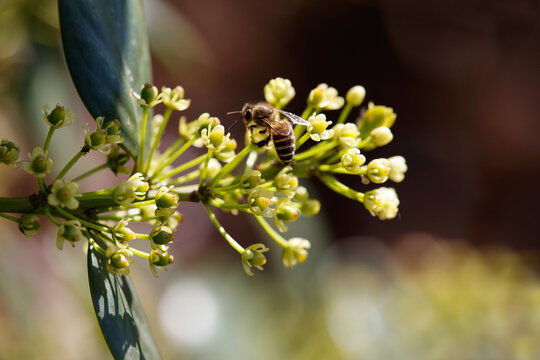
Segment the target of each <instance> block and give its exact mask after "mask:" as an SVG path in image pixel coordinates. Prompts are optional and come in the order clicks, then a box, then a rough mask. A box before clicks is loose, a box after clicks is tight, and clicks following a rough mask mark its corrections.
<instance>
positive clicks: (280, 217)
mask: <svg viewBox="0 0 540 360" xmlns="http://www.w3.org/2000/svg"><path fill="white" fill-rule="evenodd" d="M299 217H300V210H298V208H296V207H295V206H293V204H292V202H291V201H290V200H289V198H287V197H283V198H281V199H279V201H278V203H277V205H276V215H275V216H274V225H275V226H276V227H277V228H278V230H279V231H281V232H285V231H287V225H286V224H285V222H289V221H294V220H297V219H298V218H299Z"/></svg>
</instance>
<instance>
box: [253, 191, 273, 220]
mask: <svg viewBox="0 0 540 360" xmlns="http://www.w3.org/2000/svg"><path fill="white" fill-rule="evenodd" d="M247 203H248V204H249V207H250V210H251V212H252V213H253V214H254V215H258V216H264V217H273V216H274V214H275V211H274V209H272V208H270V206H271V205H272V204H273V203H274V193H273V192H272V191H271V190H268V189H264V188H262V187H256V188H254V189H252V190H251V191H250V193H249V196H248V199H247Z"/></svg>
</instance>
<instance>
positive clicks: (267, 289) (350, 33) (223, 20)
mask: <svg viewBox="0 0 540 360" xmlns="http://www.w3.org/2000/svg"><path fill="white" fill-rule="evenodd" d="M145 5H146V10H147V25H148V32H149V37H150V42H151V50H152V55H153V67H154V69H153V72H154V83H155V84H156V85H157V86H158V87H160V86H163V85H166V86H170V87H173V86H175V85H178V84H180V85H182V86H183V87H184V88H185V89H186V97H188V98H191V99H192V106H191V107H190V108H189V109H188V110H187V111H186V112H185V114H186V116H187V117H188V118H189V119H193V118H196V117H197V116H198V115H199V114H200V113H202V112H210V113H211V114H212V115H214V116H218V117H220V118H221V120H222V122H223V123H224V124H226V125H227V124H231V123H232V121H233V120H234V119H231V118H230V117H227V116H226V115H225V114H226V113H227V112H228V111H233V110H239V109H240V108H241V106H242V105H243V103H245V102H246V101H257V100H260V99H262V98H263V93H262V89H263V86H264V85H265V84H266V83H267V82H268V81H269V80H270V79H272V78H274V77H277V76H281V77H285V78H289V79H290V80H291V81H292V83H293V85H294V87H295V89H296V93H297V96H296V98H295V99H294V100H293V101H292V102H291V104H290V105H289V106H288V108H287V110H289V111H291V112H295V113H300V112H301V111H302V110H303V108H304V107H305V99H306V97H307V94H308V93H309V91H310V89H312V88H313V87H315V86H316V85H317V84H319V83H321V82H326V83H328V84H329V85H330V86H333V87H335V88H337V89H338V90H339V91H340V94H342V95H344V94H345V93H346V91H347V90H348V89H349V88H350V87H351V86H353V85H358V84H359V85H363V86H364V87H365V88H366V90H367V96H366V104H367V101H373V102H374V103H376V104H380V105H387V106H390V107H392V108H393V109H394V111H395V112H396V113H397V114H398V118H397V122H396V125H395V126H394V127H393V132H394V136H395V138H394V141H393V142H392V143H391V144H390V145H388V146H386V147H384V148H383V149H380V150H377V151H375V152H371V153H367V154H366V157H367V158H368V160H369V159H370V158H374V157H385V156H391V155H403V156H404V157H405V158H406V159H407V164H408V166H409V171H408V172H407V175H406V178H405V181H404V182H403V183H401V184H397V186H395V187H396V190H397V192H398V195H399V197H400V201H401V204H400V214H399V216H398V218H397V219H395V220H392V221H380V220H378V219H376V218H372V217H371V216H370V215H369V213H368V212H367V211H365V209H364V208H363V206H362V205H361V204H359V203H355V202H353V201H351V200H348V199H345V198H342V197H338V196H336V195H335V194H334V193H332V192H331V191H329V190H327V189H326V188H325V187H324V186H322V185H321V184H320V183H317V182H316V181H314V182H312V183H309V184H308V187H310V189H312V191H313V193H314V197H316V198H319V199H320V200H321V202H322V205H323V208H322V211H321V214H320V215H319V216H317V217H316V218H314V219H301V220H300V221H298V222H297V223H294V224H292V226H291V227H290V230H289V233H288V237H289V236H290V237H292V236H303V237H306V238H308V239H309V240H310V241H311V242H312V250H311V252H310V257H309V259H308V260H307V261H306V263H304V264H301V265H299V266H297V267H296V268H295V269H293V270H287V269H284V268H282V267H281V264H280V259H279V257H280V254H279V251H278V249H276V248H275V247H273V248H272V249H273V250H275V251H272V252H271V255H269V264H268V265H267V266H266V267H265V271H264V272H262V273H260V272H257V273H256V275H255V276H254V277H247V276H245V274H244V272H243V270H242V267H241V264H240V260H239V258H238V256H237V255H236V254H235V253H234V251H232V250H231V249H230V248H229V246H228V245H227V244H226V243H225V242H224V241H223V239H222V238H221V237H220V236H219V235H218V234H217V232H216V231H215V229H214V228H213V227H212V225H211V224H210V222H209V221H208V219H207V217H206V214H205V212H204V210H203V209H202V207H200V206H199V205H198V204H181V205H180V207H179V208H178V210H179V211H180V212H182V213H183V215H184V222H183V223H182V224H181V225H180V227H179V229H178V231H177V233H176V241H175V244H174V249H173V253H174V255H175V263H174V264H173V265H172V266H170V268H169V271H168V272H166V273H163V272H162V273H160V278H159V279H158V280H155V279H154V278H153V277H152V276H151V274H150V271H148V268H147V264H145V262H144V261H138V262H136V263H135V264H134V269H133V271H132V274H133V275H132V279H133V280H134V282H135V284H136V286H137V288H138V292H139V296H140V297H141V300H142V302H143V305H144V307H145V310H146V312H147V315H148V317H149V320H150V323H151V325H152V328H153V330H154V333H155V337H156V340H157V343H158V346H159V348H160V350H161V351H162V354H163V357H164V358H165V359H247V358H259V359H278V358H282V359H538V358H540V342H539V341H538V339H539V338H540V282H539V277H538V275H539V272H538V271H539V270H540V258H539V256H538V255H539V250H540V246H539V244H538V240H540V239H539V235H540V226H539V225H538V215H539V212H538V210H537V206H538V202H539V201H540V190H539V187H538V185H537V184H538V176H539V175H540V142H539V141H538V140H537V139H536V138H537V136H538V134H540V121H539V119H540V66H539V64H540V20H539V19H540V4H539V3H538V2H537V1H532V0H531V1H527V0H441V1H429V0H380V1H376V0H336V1H332V2H331V3H329V2H327V1H322V0H310V1H307V0H294V1H285V0H275V1H272V2H265V1H258V2H253V1H248V0H231V1H227V2H223V1H218V0H204V1H201V0H184V1H179V0H178V1H174V0H169V1H165V0H160V1H157V0H152V1H150V0H149V1H147V2H146V4H145ZM0 43H1V44H2V47H1V49H0V137H1V138H8V139H10V140H12V141H15V142H16V143H17V144H19V145H20V148H21V158H23V157H24V156H25V154H26V153H27V152H29V151H31V149H32V147H33V146H34V144H36V143H42V142H43V139H44V138H45V135H46V131H47V129H46V127H45V125H44V123H43V122H42V119H41V107H42V105H43V104H45V103H47V104H50V105H52V106H54V105H55V104H56V103H57V102H60V103H62V104H64V105H66V106H68V107H70V108H71V109H73V110H74V112H75V115H76V118H75V121H74V125H73V126H71V127H68V128H65V129H62V134H63V135H62V136H63V138H62V141H58V140H59V138H60V136H58V138H56V141H53V143H52V149H51V152H52V156H53V158H54V159H55V161H56V163H55V169H56V171H58V166H61V165H62V164H64V163H65V162H66V161H68V159H69V158H71V156H72V154H74V153H75V152H76V151H77V150H78V149H79V148H80V144H81V143H82V141H83V135H82V131H81V126H82V124H83V123H85V122H90V121H91V119H90V117H89V115H88V114H87V112H86V110H85V109H84V106H83V105H82V104H81V103H80V100H78V96H77V94H76V92H75V90H74V87H73V85H72V82H71V79H70V78H69V74H68V73H67V70H66V67H65V64H64V60H63V56H62V49H61V45H60V41H59V30H58V19H57V13H56V2H55V1H54V0H40V1H38V0H26V1H20V0H2V1H1V2H0ZM334 115H335V116H337V114H332V112H330V113H328V116H329V117H330V118H332V116H334ZM175 120H176V119H173V120H172V121H171V123H170V129H169V132H170V133H171V138H170V139H166V140H165V142H170V141H173V139H174V134H176V131H177V130H176V126H177V122H176V121H175ZM232 132H233V136H235V137H236V138H237V139H241V137H242V132H243V130H242V127H241V126H237V127H236V128H234V129H233V130H232ZM193 155H195V152H194V153H193ZM99 161H100V157H99V155H96V156H94V155H90V156H88V157H86V158H85V159H84V161H82V162H81V167H80V168H79V169H80V172H81V173H82V172H83V171H84V170H86V169H90V168H92V167H93V166H95V165H96V164H99ZM0 171H1V174H2V176H1V177H0V196H24V195H28V194H30V193H32V192H35V191H36V184H35V180H34V179H33V178H32V177H31V176H29V175H27V174H25V173H23V172H22V171H12V170H11V169H9V168H7V167H3V168H2V169H1V170H0ZM113 184H114V180H113V179H112V178H111V177H108V176H104V177H98V178H95V177H94V178H92V179H91V180H90V181H87V182H85V183H83V185H82V188H83V189H84V190H88V191H91V190H95V189H98V188H102V187H107V186H108V187H110V186H112V185H113ZM347 184H348V185H350V186H352V187H354V188H356V189H359V190H360V189H363V188H364V186H363V185H362V184H361V182H360V179H356V180H355V179H352V180H351V179H348V180H347ZM219 215H220V219H221V220H222V222H223V223H224V224H226V225H227V228H228V230H229V232H230V233H231V234H232V235H233V236H234V237H235V238H236V239H237V240H238V241H239V242H240V243H241V244H244V245H247V244H251V243H255V242H261V241H264V242H269V239H268V238H267V237H265V236H264V235H263V234H261V233H260V232H259V230H258V228H257V226H256V224H254V223H252V222H251V221H250V219H249V218H248V217H246V216H242V215H239V216H236V217H235V216H232V215H230V214H219ZM0 231H2V233H3V234H4V235H3V236H2V241H1V244H2V251H1V252H0V359H49V358H54V359H73V358H79V359H97V358H107V357H109V356H110V355H108V351H107V348H106V345H105V342H104V340H103V339H102V338H101V336H100V334H99V329H98V325H97V321H96V320H95V315H94V314H93V311H92V305H91V300H90V297H89V294H88V285H87V275H86V264H85V262H86V259H85V255H84V252H83V246H82V244H78V245H77V246H76V247H75V248H71V247H68V248H65V249H64V251H62V252H60V251H58V250H57V249H56V246H55V240H54V239H55V234H56V229H54V228H52V227H47V226H42V228H41V230H40V232H39V233H38V234H36V235H35V236H34V237H32V238H31V239H25V238H24V237H23V236H22V234H20V233H19V232H18V230H17V229H16V228H15V227H14V226H13V225H12V224H11V223H8V222H6V221H2V222H0ZM289 234H290V235H289Z"/></svg>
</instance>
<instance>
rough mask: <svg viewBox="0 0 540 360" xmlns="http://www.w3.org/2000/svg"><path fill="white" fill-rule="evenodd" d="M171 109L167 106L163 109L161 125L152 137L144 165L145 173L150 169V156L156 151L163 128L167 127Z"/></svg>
mask: <svg viewBox="0 0 540 360" xmlns="http://www.w3.org/2000/svg"><path fill="white" fill-rule="evenodd" d="M172 112H173V110H172V109H171V108H169V107H168V108H167V110H165V114H163V121H162V122H161V125H160V127H159V130H158V133H157V135H156V137H154V138H153V139H152V147H151V148H150V155H148V159H147V160H146V166H145V167H144V171H145V173H146V172H147V171H148V169H150V163H151V162H152V157H153V156H154V152H155V151H156V149H157V147H158V145H159V141H160V140H161V136H163V131H164V130H165V127H167V123H168V122H169V118H170V117H171V114H172Z"/></svg>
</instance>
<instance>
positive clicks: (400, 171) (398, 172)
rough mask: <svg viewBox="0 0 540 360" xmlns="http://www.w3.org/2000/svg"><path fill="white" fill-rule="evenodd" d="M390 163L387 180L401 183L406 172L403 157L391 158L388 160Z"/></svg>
mask: <svg viewBox="0 0 540 360" xmlns="http://www.w3.org/2000/svg"><path fill="white" fill-rule="evenodd" d="M388 162H389V163H390V173H389V174H388V178H390V180H392V181H393V182H397V183H398V182H402V181H403V179H404V178H405V173H406V172H407V163H406V161H405V158H404V157H403V156H399V155H398V156H392V157H391V158H389V159H388Z"/></svg>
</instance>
